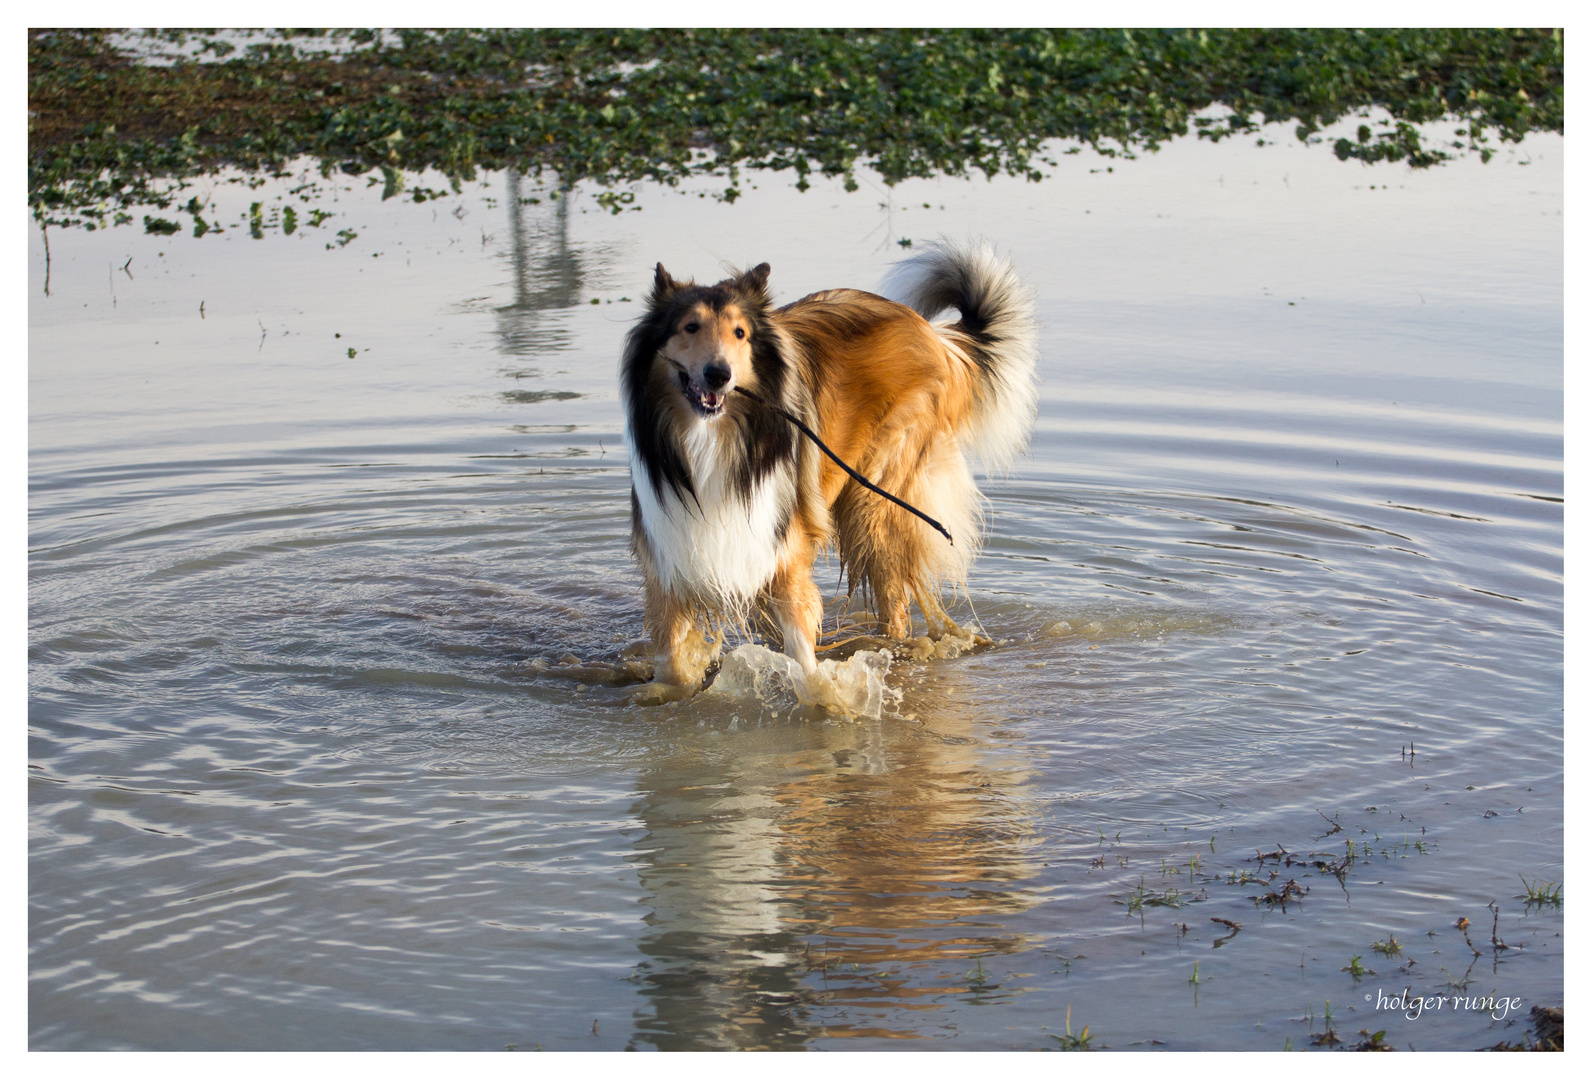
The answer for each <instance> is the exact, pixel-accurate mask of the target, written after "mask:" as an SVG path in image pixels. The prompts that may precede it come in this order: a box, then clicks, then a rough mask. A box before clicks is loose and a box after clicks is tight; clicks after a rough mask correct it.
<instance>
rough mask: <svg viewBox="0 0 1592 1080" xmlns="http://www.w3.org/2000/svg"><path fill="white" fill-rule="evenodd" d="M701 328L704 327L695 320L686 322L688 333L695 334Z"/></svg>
mask: <svg viewBox="0 0 1592 1080" xmlns="http://www.w3.org/2000/svg"><path fill="white" fill-rule="evenodd" d="M700 329H702V328H701V327H700V326H698V325H697V324H696V323H694V322H688V323H686V324H685V332H686V333H688V334H694V333H696V332H697V331H698V330H700Z"/></svg>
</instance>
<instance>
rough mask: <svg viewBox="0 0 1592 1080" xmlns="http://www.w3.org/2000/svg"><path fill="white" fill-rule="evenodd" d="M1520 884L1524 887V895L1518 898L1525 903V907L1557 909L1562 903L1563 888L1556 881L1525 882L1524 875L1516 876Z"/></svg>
mask: <svg viewBox="0 0 1592 1080" xmlns="http://www.w3.org/2000/svg"><path fill="white" fill-rule="evenodd" d="M1518 876H1519V877H1520V884H1521V885H1523V886H1525V889H1526V891H1525V893H1524V894H1523V895H1521V896H1520V897H1519V899H1522V900H1524V901H1525V902H1526V906H1527V907H1533V906H1535V907H1558V906H1559V905H1560V904H1562V903H1563V902H1564V898H1563V896H1562V895H1561V893H1562V890H1563V886H1561V885H1560V884H1559V883H1558V882H1556V881H1527V880H1526V878H1525V875H1524V874H1521V875H1518Z"/></svg>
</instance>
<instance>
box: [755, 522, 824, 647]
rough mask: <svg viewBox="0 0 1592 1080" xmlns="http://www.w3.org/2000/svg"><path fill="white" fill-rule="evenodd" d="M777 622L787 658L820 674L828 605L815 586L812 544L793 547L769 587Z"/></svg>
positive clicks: (800, 544)
mask: <svg viewBox="0 0 1592 1080" xmlns="http://www.w3.org/2000/svg"><path fill="white" fill-rule="evenodd" d="M768 593H769V600H770V601H771V603H770V606H771V607H772V608H773V615H774V621H775V622H777V623H779V631H780V634H781V635H782V636H783V637H784V639H785V655H786V656H788V657H790V658H791V659H792V660H794V661H796V662H797V663H798V664H800V665H801V667H802V670H803V671H804V672H806V673H807V674H808V675H811V674H813V673H814V672H816V671H817V670H818V654H817V653H816V652H815V651H814V646H815V645H816V644H817V643H818V624H819V621H820V620H821V619H822V617H823V613H824V602H823V598H822V597H821V596H820V595H819V593H818V586H817V585H814V584H813V550H812V546H811V545H810V544H805V543H797V544H793V545H792V548H791V551H790V552H789V553H788V554H787V556H786V558H785V561H784V562H782V563H781V564H780V568H779V571H778V572H777V573H776V574H775V575H774V580H773V581H772V582H770V583H769V587H768Z"/></svg>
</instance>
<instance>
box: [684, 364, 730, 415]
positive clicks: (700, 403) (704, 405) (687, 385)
mask: <svg viewBox="0 0 1592 1080" xmlns="http://www.w3.org/2000/svg"><path fill="white" fill-rule="evenodd" d="M679 375H680V392H681V393H683V394H684V395H685V399H686V400H687V401H689V402H690V403H691V407H692V408H693V409H695V410H696V412H697V415H698V416H717V415H719V414H720V413H722V412H723V411H724V399H725V398H726V397H728V396H729V395H728V394H725V393H723V392H717V391H713V390H708V389H705V388H703V387H701V386H698V385H697V384H696V383H695V382H693V381H692V380H691V378H690V376H688V375H687V374H686V373H685V372H683V371H682V372H680V373H679Z"/></svg>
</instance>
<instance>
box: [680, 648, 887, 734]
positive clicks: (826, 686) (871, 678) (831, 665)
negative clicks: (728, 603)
mask: <svg viewBox="0 0 1592 1080" xmlns="http://www.w3.org/2000/svg"><path fill="white" fill-rule="evenodd" d="M889 671H890V654H889V653H887V652H884V651H878V652H858V653H853V654H852V655H851V656H849V657H847V658H846V659H845V660H820V661H819V662H818V670H817V671H816V672H814V673H813V674H812V675H811V676H809V675H807V674H806V673H805V672H803V671H802V669H801V665H800V664H798V663H797V662H796V661H795V660H792V659H791V658H790V657H788V656H786V655H785V654H784V653H777V652H773V651H771V650H769V649H766V648H764V647H763V646H761V645H742V646H740V647H739V648H737V649H735V650H734V651H733V652H731V653H730V654H729V655H728V656H726V657H725V658H724V664H723V666H722V667H721V668H720V669H719V674H718V678H716V679H714V680H713V685H712V686H710V687H708V688H707V690H706V691H704V693H705V694H707V695H710V696H713V697H718V698H728V699H730V700H732V701H747V702H756V703H758V704H759V705H761V706H763V707H766V708H773V709H794V708H798V707H806V708H815V709H820V710H822V711H824V712H826V713H829V714H831V715H838V716H846V717H855V718H867V719H878V718H879V717H880V716H882V715H883V714H884V707H885V704H886V702H894V701H896V700H899V698H900V696H901V692H900V691H899V690H894V689H892V688H890V687H888V686H886V685H885V681H884V680H885V675H886V674H888V673H889Z"/></svg>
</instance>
